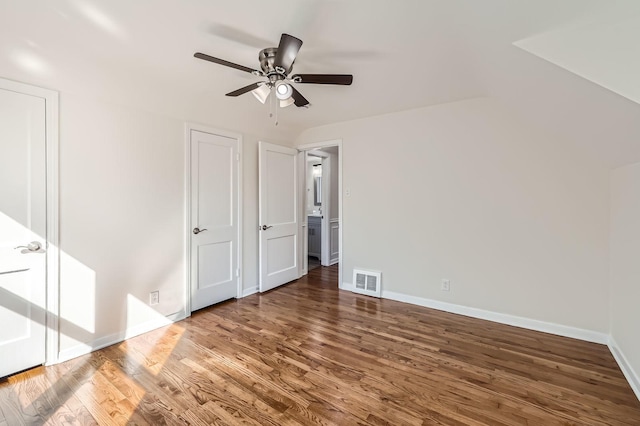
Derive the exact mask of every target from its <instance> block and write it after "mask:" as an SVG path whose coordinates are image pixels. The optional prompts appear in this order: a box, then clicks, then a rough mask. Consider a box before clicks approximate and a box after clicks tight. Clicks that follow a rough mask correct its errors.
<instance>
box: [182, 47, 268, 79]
mask: <svg viewBox="0 0 640 426" xmlns="http://www.w3.org/2000/svg"><path fill="white" fill-rule="evenodd" d="M193 56H194V57H196V58H198V59H203V60H205V61H209V62H213V63H215V64H218V65H224V66H225V67H231V68H235V69H237V70H240V71H244V72H248V73H251V74H256V73H258V74H260V71H258V70H254V69H253V68H249V67H245V66H244V65H238V64H234V63H233V62H229V61H225V60H224V59H220V58H214V57H213V56H209V55H206V54H204V53H200V52H196V53H194V54H193Z"/></svg>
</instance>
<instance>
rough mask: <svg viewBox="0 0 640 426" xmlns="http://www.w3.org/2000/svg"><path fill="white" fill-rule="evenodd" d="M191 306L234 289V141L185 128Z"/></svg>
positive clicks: (202, 304) (236, 162)
mask: <svg viewBox="0 0 640 426" xmlns="http://www.w3.org/2000/svg"><path fill="white" fill-rule="evenodd" d="M189 139H190V140H189V143H190V152H191V159H190V169H191V174H190V186H191V188H190V197H191V205H190V210H191V218H190V236H191V238H190V246H191V250H190V263H191V265H190V266H191V276H190V281H191V310H192V311H195V310H197V309H201V308H204V307H206V306H209V305H213V304H214V303H218V302H221V301H223V300H227V299H231V298H233V297H237V295H238V279H239V277H238V275H239V266H238V261H239V259H238V257H239V254H238V252H239V249H238V247H239V236H238V234H239V233H238V230H239V225H238V222H239V213H238V212H239V208H240V207H239V204H238V199H239V185H238V181H239V173H238V167H239V155H238V149H239V141H238V139H237V138H232V137H227V136H222V135H218V134H213V133H208V132H204V131H197V130H194V129H191V130H190V134H189Z"/></svg>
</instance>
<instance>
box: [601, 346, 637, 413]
mask: <svg viewBox="0 0 640 426" xmlns="http://www.w3.org/2000/svg"><path fill="white" fill-rule="evenodd" d="M607 346H609V350H610V351H611V354H612V355H613V358H614V359H615V360H616V362H617V363H618V366H619V367H620V370H622V374H624V377H625V378H626V379H627V382H629V386H631V389H632V390H633V393H635V394H636V398H638V400H640V376H638V374H637V373H636V372H635V370H634V369H633V367H632V366H631V363H630V362H629V361H628V360H627V358H626V357H625V356H624V353H623V352H622V351H621V350H620V347H619V346H618V344H617V343H616V341H615V339H614V338H613V336H609V342H608V344H607Z"/></svg>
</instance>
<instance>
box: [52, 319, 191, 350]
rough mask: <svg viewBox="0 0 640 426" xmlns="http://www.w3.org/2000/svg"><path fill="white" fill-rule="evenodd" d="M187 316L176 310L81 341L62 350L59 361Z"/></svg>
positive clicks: (104, 346)
mask: <svg viewBox="0 0 640 426" xmlns="http://www.w3.org/2000/svg"><path fill="white" fill-rule="evenodd" d="M185 318H186V315H185V312H184V311H180V312H176V313H175V314H171V315H167V316H166V317H162V318H158V319H154V320H151V321H147V322H144V323H142V324H138V325H136V326H133V327H130V328H128V329H126V330H124V331H121V332H118V333H113V334H109V335H107V336H104V337H100V338H98V339H96V340H94V341H92V342H88V343H81V344H79V345H76V346H74V347H72V348H69V349H65V350H63V351H60V353H59V354H58V360H57V362H58V363H60V362H64V361H68V360H70V359H73V358H77V357H79V356H82V355H86V354H88V353H90V352H93V351H97V350H98V349H102V348H106V347H107V346H111V345H114V344H116V343H120V342H122V341H124V340H127V339H130V338H132V337H135V336H139V335H140V334H143V333H148V332H149V331H152V330H155V329H157V328H160V327H164V326H166V325H169V324H172V323H174V322H176V321H180V320H183V319H185Z"/></svg>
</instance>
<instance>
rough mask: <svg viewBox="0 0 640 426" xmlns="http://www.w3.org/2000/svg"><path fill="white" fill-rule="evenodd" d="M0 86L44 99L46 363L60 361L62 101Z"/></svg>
mask: <svg viewBox="0 0 640 426" xmlns="http://www.w3.org/2000/svg"><path fill="white" fill-rule="evenodd" d="M0 89H4V90H9V91H12V92H17V93H22V94H25V95H30V96H35V97H38V98H42V99H44V102H45V150H46V168H47V171H46V179H47V182H46V197H47V200H46V216H47V218H46V221H47V222H46V223H47V225H46V226H47V231H46V235H45V239H46V244H47V252H46V253H45V255H46V259H47V260H46V262H47V266H46V284H45V289H46V290H45V291H46V320H45V321H46V324H45V328H46V329H45V342H44V345H45V365H52V364H55V363H57V362H58V357H59V352H60V330H59V309H60V244H59V223H60V212H59V205H58V196H59V189H58V185H59V133H58V132H59V104H58V92H56V91H54V90H50V89H44V88H41V87H36V86H32V85H30V84H25V83H19V82H17V81H11V80H6V79H3V78H0Z"/></svg>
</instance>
